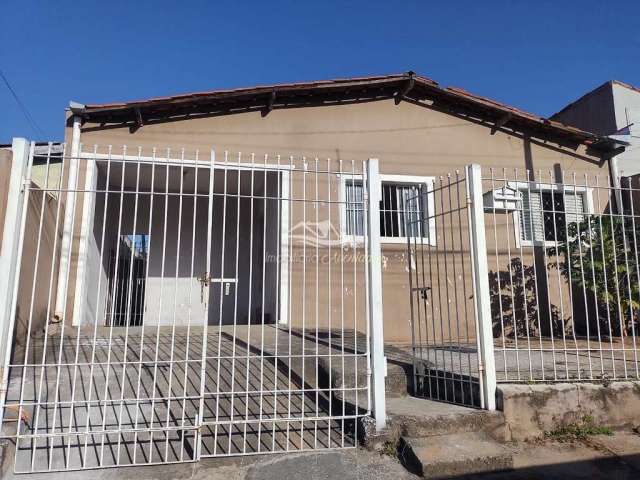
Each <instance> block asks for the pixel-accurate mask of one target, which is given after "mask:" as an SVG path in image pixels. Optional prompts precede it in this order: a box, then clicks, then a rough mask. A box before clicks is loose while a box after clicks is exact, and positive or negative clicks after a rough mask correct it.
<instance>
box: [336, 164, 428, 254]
mask: <svg viewBox="0 0 640 480" xmlns="http://www.w3.org/2000/svg"><path fill="white" fill-rule="evenodd" d="M380 177H381V192H380V193H381V200H380V237H381V241H383V242H386V243H402V242H406V239H407V237H408V236H409V237H423V238H429V230H430V225H431V224H432V223H433V222H432V221H431V220H432V219H430V217H431V216H432V215H431V214H430V208H429V207H430V206H429V201H430V199H431V198H432V197H433V193H428V192H429V190H431V189H432V186H433V178H432V177H413V176H404V175H381V176H380ZM343 186H344V199H345V208H344V212H345V214H344V216H343V222H344V225H343V230H342V231H343V232H345V233H346V235H347V236H356V237H359V236H362V235H364V185H363V183H362V180H352V179H345V181H344V183H343Z"/></svg>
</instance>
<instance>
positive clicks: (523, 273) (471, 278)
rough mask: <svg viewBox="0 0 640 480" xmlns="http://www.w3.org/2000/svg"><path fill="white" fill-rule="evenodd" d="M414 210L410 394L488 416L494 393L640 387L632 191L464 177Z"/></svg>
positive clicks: (524, 175)
mask: <svg viewBox="0 0 640 480" xmlns="http://www.w3.org/2000/svg"><path fill="white" fill-rule="evenodd" d="M636 183H637V182H636ZM416 198H419V199H420V201H421V202H422V203H423V204H424V205H427V207H425V208H422V209H421V211H422V213H421V215H420V218H418V219H415V220H413V221H412V222H411V224H419V225H420V226H421V228H422V230H423V231H424V232H430V233H429V234H415V233H414V235H413V236H412V237H411V238H410V239H409V242H408V253H409V255H408V260H409V282H410V287H411V308H412V329H413V349H414V384H415V390H416V392H417V393H418V394H420V395H423V396H427V397H429V398H433V399H437V400H442V401H448V402H454V403H461V404H467V405H472V406H480V407H484V408H493V407H494V405H495V394H494V393H495V385H496V382H535V381H542V382H548V381H582V380H588V381H605V382H607V381H610V380H619V379H638V378H640V376H639V365H638V341H637V335H638V327H639V325H638V315H639V314H638V312H639V308H640V291H639V290H638V289H639V282H638V279H639V277H640V262H639V256H640V253H639V251H638V250H639V247H640V238H639V235H640V218H639V217H638V214H637V213H636V212H637V210H638V208H639V207H640V205H639V203H638V200H639V199H640V189H639V188H638V185H637V184H633V183H632V182H631V181H630V180H629V179H622V180H621V185H620V182H618V181H616V182H613V181H612V179H611V178H609V177H608V176H607V175H598V174H593V173H589V174H584V173H582V174H574V173H567V172H564V171H562V170H561V169H556V170H555V171H552V172H542V171H538V172H535V173H534V172H530V171H518V170H511V171H507V170H502V171H499V172H497V171H495V170H490V169H486V170H484V171H483V170H482V169H481V168H480V167H479V166H477V165H474V166H469V167H467V168H466V169H465V172H464V174H462V173H456V174H454V175H449V176H447V177H441V178H440V180H439V181H438V182H436V184H435V186H434V187H433V189H430V188H429V187H424V188H423V190H422V192H421V193H420V194H419V195H418V196H417V197H416Z"/></svg>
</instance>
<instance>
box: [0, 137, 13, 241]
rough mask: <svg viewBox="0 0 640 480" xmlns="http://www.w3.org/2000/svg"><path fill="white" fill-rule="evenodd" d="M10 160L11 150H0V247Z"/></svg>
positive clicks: (11, 156)
mask: <svg viewBox="0 0 640 480" xmlns="http://www.w3.org/2000/svg"><path fill="white" fill-rule="evenodd" d="M12 158H13V155H12V152H11V150H5V149H0V245H2V235H3V233H4V218H5V214H6V212H7V195H8V194H9V177H10V176H11V159H12Z"/></svg>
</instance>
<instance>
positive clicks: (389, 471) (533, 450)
mask: <svg viewBox="0 0 640 480" xmlns="http://www.w3.org/2000/svg"><path fill="white" fill-rule="evenodd" d="M512 448H513V449H514V452H516V455H515V458H514V463H515V464H514V467H515V468H514V470H512V471H508V472H499V473H491V474H482V475H465V476H463V477H449V478H456V479H458V478H459V479H470V480H471V479H473V480H574V479H575V480H582V479H585V480H586V479H594V480H632V479H637V478H640V436H638V435H636V434H633V433H630V432H622V433H617V434H616V435H615V436H613V437H602V436H597V437H592V438H591V439H590V440H588V441H586V442H555V441H548V442H539V443H530V444H520V445H517V446H512ZM8 454H9V455H10V454H11V452H8ZM8 463H10V462H4V466H3V470H2V471H1V472H0V473H1V474H2V475H0V477H2V478H3V479H6V480H13V479H18V478H29V479H33V480H47V479H62V478H64V480H84V479H86V478H88V477H89V476H90V477H91V478H93V479H95V480H128V479H136V480H152V479H168V478H171V479H179V480H181V479H194V480H198V479H202V480H204V479H209V480H284V479H289V478H303V479H309V480H324V479H334V478H335V479H340V480H372V479H381V480H411V479H416V480H417V478H418V477H416V476H414V475H412V474H410V473H409V472H407V471H406V470H405V469H404V468H403V467H402V465H400V463H398V461H397V460H396V459H395V458H392V457H389V456H387V455H381V454H379V453H376V452H369V451H366V450H363V449H360V448H358V449H348V450H338V451H325V452H321V453H294V454H276V455H264V456H252V457H233V458H224V459H220V458H216V459H211V458H208V459H203V460H202V461H200V462H196V463H185V464H179V465H162V466H144V467H122V468H107V469H100V470H90V471H88V472H87V471H83V472H82V471H80V472H65V473H47V474H32V475H29V476H28V477H25V476H22V475H14V474H13V473H12V472H11V471H10V469H9V468H8V465H7V464H8Z"/></svg>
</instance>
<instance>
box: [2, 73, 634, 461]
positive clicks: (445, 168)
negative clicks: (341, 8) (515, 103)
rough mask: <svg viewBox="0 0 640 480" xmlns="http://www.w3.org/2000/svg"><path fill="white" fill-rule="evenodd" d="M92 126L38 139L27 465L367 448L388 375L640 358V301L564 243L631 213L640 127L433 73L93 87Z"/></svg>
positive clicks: (461, 393)
mask: <svg viewBox="0 0 640 480" xmlns="http://www.w3.org/2000/svg"><path fill="white" fill-rule="evenodd" d="M66 122H67V123H66V130H65V142H64V145H63V147H61V148H62V152H61V153H60V152H56V153H55V154H54V153H53V152H52V151H51V148H49V147H46V146H45V148H42V147H39V149H38V151H35V146H33V147H32V148H31V151H29V148H28V146H27V143H26V142H25V141H23V140H20V141H17V142H16V144H15V145H14V148H13V154H14V159H15V158H16V156H17V155H18V153H17V152H20V153H19V154H20V155H21V156H22V157H21V158H23V159H25V160H26V159H27V158H28V159H30V161H31V163H32V166H31V168H30V169H29V171H30V176H28V177H27V178H22V177H21V176H20V175H16V176H17V181H16V182H13V185H14V188H15V189H16V190H20V189H21V188H22V190H23V191H24V192H25V195H24V199H25V206H26V207H27V208H26V213H24V216H23V217H21V218H22V224H20V223H19V222H17V220H15V218H14V225H15V226H16V227H18V228H16V232H18V233H19V234H20V237H16V236H15V235H12V236H10V237H11V239H13V240H12V241H14V245H18V244H20V242H21V247H22V256H21V258H20V261H21V263H20V275H10V276H8V278H1V277H0V281H3V282H5V283H7V285H9V284H11V285H14V286H16V289H17V295H16V299H15V307H13V309H12V310H9V311H10V312H12V313H13V315H7V316H6V318H8V319H9V320H11V321H14V322H15V328H14V329H13V330H12V332H13V337H9V338H15V343H13V344H10V345H11V347H12V348H13V350H14V353H13V355H9V356H8V357H7V358H8V359H9V361H8V362H7V366H8V367H10V368H7V369H6V371H9V370H11V375H9V374H8V373H5V378H4V379H3V382H5V388H6V391H7V392H8V393H7V396H8V400H7V402H6V405H7V408H9V407H14V408H17V410H18V413H19V414H21V413H20V412H25V411H26V412H27V414H28V415H29V417H30V418H34V419H35V420H34V422H33V423H32V424H31V425H24V426H23V425H22V423H21V422H20V421H19V422H18V426H17V433H16V434H15V435H16V438H17V442H16V443H17V444H18V443H21V442H22V443H21V444H22V445H26V447H25V448H22V449H21V450H20V455H19V456H17V457H16V458H17V460H16V462H17V463H20V466H19V468H17V469H18V470H22V469H23V468H24V469H26V470H27V471H28V470H30V469H31V470H33V469H34V468H35V469H39V470H44V471H48V470H51V469H53V468H54V467H53V466H55V468H59V469H62V470H65V469H72V468H93V467H102V466H107V465H111V466H113V465H124V464H139V463H140V462H141V463H153V462H159V463H168V462H177V461H187V460H195V459H199V458H201V457H203V456H221V455H222V456H226V455H242V454H247V453H265V452H283V451H292V450H316V449H319V448H325V447H326V448H336V447H340V448H341V447H345V446H349V445H352V446H353V445H354V444H355V442H356V441H357V438H358V437H359V432H358V429H360V428H363V427H361V424H360V423H359V422H360V421H361V420H362V418H363V417H365V416H367V415H373V416H374V417H375V419H376V426H377V427H378V428H382V427H383V426H384V422H385V413H384V411H385V388H384V387H385V383H384V377H385V375H387V376H388V377H390V376H393V375H397V376H401V377H402V378H403V380H404V384H403V385H404V393H405V394H406V393H407V391H411V392H412V393H414V394H416V395H423V396H428V397H430V398H436V399H438V400H446V401H449V402H453V403H462V404H467V405H473V406H475V407H481V408H486V409H495V407H496V381H499V382H524V381H537V380H543V381H547V380H561V379H564V380H570V381H572V380H575V379H578V380H584V379H585V378H590V379H593V378H595V377H596V376H597V375H598V372H599V371H600V370H602V372H604V371H605V370H606V371H607V372H608V371H609V369H612V370H613V373H614V375H613V376H614V378H615V379H618V378H630V377H629V375H633V371H632V370H631V368H630V369H629V372H630V373H629V375H628V374H627V367H628V359H627V358H626V357H624V358H622V359H621V358H618V357H617V356H616V357H615V358H614V353H613V352H614V347H613V343H614V340H615V342H616V347H615V351H616V352H622V353H621V355H623V356H624V355H626V354H625V352H627V351H629V348H631V347H630V345H628V344H625V342H627V343H628V342H629V341H630V340H629V339H628V338H627V337H626V335H625V328H626V327H627V324H623V321H626V320H623V318H622V315H619V316H618V317H616V316H615V315H616V313H615V312H613V310H612V309H608V310H607V311H606V318H605V320H603V319H602V316H601V312H600V310H601V307H602V305H601V303H602V302H600V303H598V301H593V299H594V297H595V295H594V294H593V293H591V291H590V290H589V291H588V289H587V287H583V288H582V291H580V292H577V291H576V290H575V288H576V287H575V285H576V282H574V281H573V278H574V277H572V276H571V275H572V274H571V272H569V273H568V274H565V273H564V272H562V271H561V270H562V268H561V263H562V261H563V260H562V256H563V255H565V257H564V258H574V257H575V251H574V252H571V251H569V252H568V254H566V253H565V252H563V251H560V250H559V248H560V247H563V246H564V248H566V245H567V243H568V241H570V240H572V239H574V238H576V237H575V235H574V234H571V235H570V234H569V233H568V227H569V226H571V227H572V228H577V229H579V228H580V225H581V224H582V223H583V222H584V221H585V220H589V219H593V218H600V217H605V216H607V215H609V216H610V212H613V211H614V210H613V209H614V208H615V205H613V204H612V202H611V199H612V198H614V194H615V193H616V192H617V191H618V189H617V187H616V185H609V183H608V176H609V174H610V173H611V171H612V168H613V167H615V163H616V158H617V156H619V155H620V154H621V152H623V151H624V148H625V146H626V145H627V143H626V142H624V141H622V140H620V139H617V138H610V137H608V136H607V135H606V134H602V135H598V134H594V133H590V132H588V131H586V130H583V129H580V128H577V127H575V126H568V125H565V124H564V123H561V122H559V121H555V120H549V119H545V118H542V117H539V116H536V115H533V114H530V113H527V112H524V111H521V110H519V109H516V108H513V107H509V106H507V105H504V104H501V103H498V102H496V101H493V100H490V99H487V98H484V97H480V96H477V95H473V94H471V93H469V92H466V91H464V90H462V89H459V88H453V87H443V86H441V85H439V84H438V83H436V82H434V81H433V80H430V79H428V78H426V77H422V76H419V75H416V74H415V73H413V72H407V73H405V74H399V75H386V76H375V77H364V78H351V79H342V80H329V81H316V82H307V83H291V84H279V85H268V86H260V87H251V88H238V89H233V90H217V91H210V92H202V93H193V94H185V95H176V96H171V97H163V98H152V99H148V100H140V101H131V102H123V103H112V104H101V105H95V104H78V103H75V102H72V103H71V104H70V107H69V109H68V111H67V117H66ZM472 164H473V165H472ZM25 165H26V161H25ZM572 175H576V176H577V178H580V179H584V180H580V182H578V181H576V180H575V178H576V176H572ZM598 177H600V180H598ZM598 182H601V183H598ZM593 185H596V186H597V188H594V187H593ZM602 191H604V194H602V195H601V192H602ZM14 203H15V202H14ZM11 208H12V211H13V212H14V213H13V214H12V215H13V216H14V217H16V218H19V217H18V215H17V214H16V212H18V211H19V209H18V208H17V207H16V206H15V205H14V206H13V207H11ZM21 225H22V226H21ZM578 231H579V230H578ZM5 237H6V235H5ZM3 242H4V240H3ZM581 245H582V244H581ZM627 253H628V252H627V251H626V250H625V252H624V255H625V256H624V260H625V261H626V260H627ZM572 255H573V256H572ZM580 260H582V256H580ZM583 273H584V272H583ZM588 273H589V272H587V274H588ZM586 278H590V277H588V275H587V276H586ZM616 278H617V277H616ZM629 278H630V277H629V275H627V280H629ZM583 280H584V279H583ZM598 281H599V280H598ZM616 281H617V280H616ZM518 282H519V283H518ZM592 283H594V284H595V283H596V282H595V279H594V281H593V282H592ZM605 283H606V274H605ZM610 283H611V282H610ZM577 293H580V295H577ZM619 298H620V295H619ZM5 303H6V302H5ZM606 303H607V305H606V306H607V307H608V306H609V302H608V301H607V302H606ZM3 308H4V306H3ZM620 310H621V309H620V308H618V312H619V311H620ZM612 312H613V313H612ZM594 315H595V316H596V318H595V321H594V319H593V316H594ZM612 319H614V320H616V321H615V322H614V321H613V320H612ZM618 320H619V322H618ZM382 321H383V322H384V323H383V324H382ZM603 321H608V323H607V325H608V326H609V327H611V328H610V330H609V332H608V333H609V335H608V337H607V339H608V340H609V344H610V345H612V346H611V359H610V361H609V359H606V360H607V361H608V362H609V363H608V364H607V365H605V361H604V360H603V357H602V355H600V357H599V358H596V357H597V354H598V352H599V353H600V354H602V352H603V351H605V348H604V347H606V345H605V343H604V342H605V340H604V339H603V337H602V336H601V335H600V326H601V325H603ZM616 323H619V328H617V325H616ZM629 325H630V328H631V329H632V330H633V335H634V337H633V338H634V342H635V323H634V322H633V321H632V322H631V323H630V324H629ZM592 327H593V328H592ZM596 327H597V328H598V335H597V337H596V336H595V334H594V328H596ZM3 328H4V325H3ZM7 328H8V327H7ZM590 329H591V330H590ZM567 339H569V343H567ZM596 340H597V342H598V345H599V346H600V348H593V345H594V344H593V342H595V341H596ZM570 341H573V344H571V343H570ZM618 343H622V344H623V345H622V346H623V347H627V348H619V347H620V346H619V345H617V344H618ZM385 344H386V347H387V348H386V350H385V349H384V348H383V347H384V346H385ZM583 344H585V345H583ZM633 348H634V349H635V343H634V344H633ZM585 352H586V353H585ZM585 354H586V355H587V357H588V358H589V371H588V372H586V373H585V371H584V366H583V365H581V363H580V362H584V355H585ZM385 355H387V356H388V357H389V358H390V359H391V360H392V361H390V362H389V367H388V368H387V364H386V360H385ZM616 355H618V353H616ZM592 357H593V362H592ZM30 358H35V361H31V360H30ZM598 362H600V363H598ZM574 363H575V367H574ZM622 366H623V367H624V376H621V374H620V373H619V372H620V371H621V368H622ZM618 367H620V368H618ZM52 369H53V370H55V374H49V372H50V371H52ZM616 369H617V370H616ZM616 371H617V372H618V374H616ZM636 371H637V367H636ZM25 378H29V379H31V378H33V379H34V380H33V381H31V380H30V381H29V382H26V381H25ZM94 391H95V392H94ZM25 392H26V393H25ZM25 395H26V397H25ZM25 398H27V400H26V401H25ZM63 408H64V409H65V410H64V414H63V413H62V412H63ZM5 410H6V409H5ZM49 410H53V411H52V412H49ZM41 411H46V412H47V415H40V414H39V413H38V412H41ZM132 412H134V413H132ZM49 413H51V414H49ZM67 413H68V415H67ZM58 417H60V418H61V420H60V424H59V425H58V424H57V423H56V422H58ZM78 419H79V420H78ZM1 420H2V419H0V423H2V421H1ZM21 428H22V429H23V430H22V431H21V430H20V429H21ZM74 428H75V429H76V430H74ZM56 429H58V430H56ZM78 429H82V430H83V433H82V435H85V437H84V438H85V440H84V445H82V444H81V443H80V442H76V441H75V440H73V442H75V444H74V445H75V446H74V447H73V449H72V448H71V443H72V437H73V436H74V435H77V430H78ZM292 432H293V433H292ZM58 433H59V435H58ZM46 435H58V436H57V437H56V440H55V442H56V443H55V445H54V442H52V443H51V445H52V446H51V447H48V448H50V452H51V453H49V450H47V449H44V450H45V452H44V453H43V452H41V451H39V450H38V441H40V442H42V441H43V439H42V437H43V436H46ZM154 435H155V436H154ZM89 437H91V439H92V440H91V441H89V440H88V438H89ZM121 438H122V439H123V441H122V442H121ZM114 439H115V440H114ZM265 439H266V440H265ZM309 439H312V440H309ZM28 442H31V443H28ZM265 442H266V443H265ZM96 443H97V445H98V446H97V447H96ZM116 443H117V448H116V447H115V445H116ZM121 443H122V445H123V449H124V450H123V453H124V455H122V457H121V456H120V446H121ZM105 444H106V445H107V449H106V450H107V451H108V453H107V457H108V458H107V460H104V459H103V457H104V456H103V455H102V453H101V452H103V451H105ZM170 446H171V448H170ZM40 450H43V449H40ZM54 450H55V452H56V455H54V454H53V452H54ZM71 450H73V456H72V455H70V454H69V453H68V452H70V451H71ZM65 452H67V453H65ZM96 452H98V453H96ZM109 452H110V453H109ZM114 452H116V453H114ZM136 452H142V453H140V454H139V455H140V456H143V458H144V459H143V460H136V459H137V458H138V459H139V458H140V457H136ZM147 452H148V455H147ZM152 452H159V453H158V454H157V455H158V456H159V458H155V457H154V455H156V453H152ZM109 455H110V456H109ZM18 457H19V458H18ZM52 465H53V466H52ZM34 466H35V467H34Z"/></svg>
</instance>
